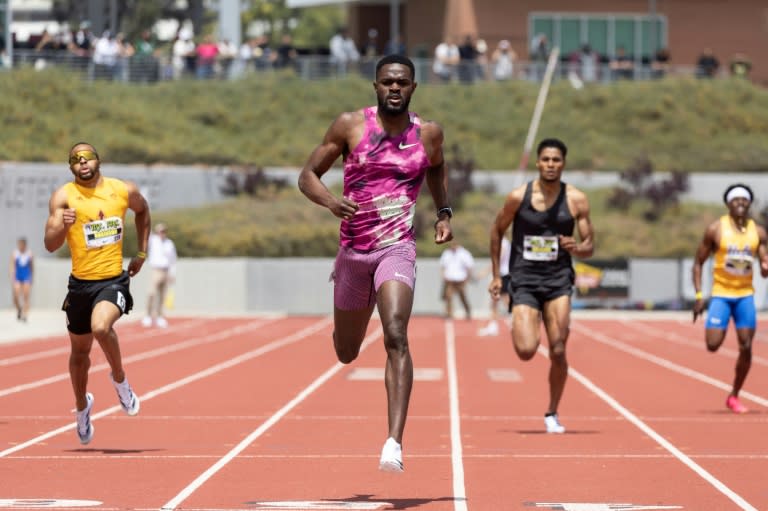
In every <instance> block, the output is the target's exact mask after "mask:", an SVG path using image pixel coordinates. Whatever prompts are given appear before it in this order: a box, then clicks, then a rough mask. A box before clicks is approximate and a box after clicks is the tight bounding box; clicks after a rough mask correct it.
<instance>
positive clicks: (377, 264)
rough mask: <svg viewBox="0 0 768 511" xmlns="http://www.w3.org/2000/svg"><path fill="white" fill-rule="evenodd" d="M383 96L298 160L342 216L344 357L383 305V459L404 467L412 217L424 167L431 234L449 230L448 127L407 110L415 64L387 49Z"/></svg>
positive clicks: (351, 356) (313, 191) (381, 69)
mask: <svg viewBox="0 0 768 511" xmlns="http://www.w3.org/2000/svg"><path fill="white" fill-rule="evenodd" d="M373 88H374V90H375V91H376V98H377V100H378V105H377V106H372V107H368V108H364V109H362V110H358V111H356V112H345V113H342V114H341V115H339V116H338V117H337V118H336V120H335V121H334V122H333V123H332V124H331V126H330V128H329V129H328V131H327V132H326V134H325V137H324V139H323V141H322V142H321V143H320V145H319V146H317V147H316V148H315V149H314V150H313V151H312V154H311V155H310V156H309V159H308V161H307V163H306V165H305V166H304V168H303V169H302V170H301V174H300V176H299V188H300V189H301V191H302V192H303V193H304V195H306V196H307V197H308V198H309V199H310V200H311V201H312V202H315V203H317V204H320V205H321V206H324V207H326V208H328V209H329V210H331V212H332V213H333V214H334V215H336V216H337V217H339V218H340V219H341V230H340V247H339V252H338V255H337V256H336V264H335V268H334V272H333V281H334V292H333V294H334V332H333V346H334V349H335V350H336V356H337V357H338V359H339V361H341V362H343V363H345V364H348V363H350V362H352V361H353V360H355V358H357V355H358V353H359V351H360V345H361V344H362V342H363V338H364V337H365V333H366V330H367V328H368V322H369V320H370V318H371V314H372V313H373V309H374V307H376V306H378V310H379V316H380V318H381V323H382V327H383V330H384V346H385V348H386V351H387V364H386V375H385V384H386V388H387V402H388V418H389V436H388V438H387V440H386V442H385V443H384V447H383V449H382V452H381V458H380V461H379V468H380V469H381V470H384V471H388V472H402V471H403V461H402V447H401V446H402V439H403V429H404V428H405V419H406V416H407V414H408V402H409V400H410V395H411V387H412V384H413V362H412V360H411V355H410V352H409V349H408V321H409V320H410V317H411V309H412V307H413V288H414V285H415V282H416V243H415V240H414V233H413V217H414V213H415V211H416V198H417V197H418V196H419V190H420V189H421V185H422V182H423V181H424V177H425V176H426V181H427V186H428V187H429V190H430V192H431V194H432V200H433V201H434V203H435V209H436V212H437V221H436V222H435V242H436V243H445V242H447V241H450V240H451V239H452V237H453V235H452V234H451V224H450V219H451V216H452V215H453V212H452V210H451V208H450V207H448V204H447V190H446V175H445V164H444V160H443V130H442V128H441V127H440V126H439V125H438V124H436V123H434V122H430V121H423V120H421V119H420V118H419V117H418V116H417V115H416V114H413V113H411V112H409V111H408V104H409V103H410V100H411V95H412V94H413V92H414V91H415V90H416V82H415V81H414V66H413V63H412V62H411V61H410V59H408V58H407V57H403V56H400V55H389V56H386V57H384V58H382V59H381V60H379V62H378V63H377V65H376V81H375V82H373ZM339 156H342V157H343V161H344V193H343V196H342V197H336V196H335V195H334V194H333V193H331V192H330V191H329V190H328V188H327V187H326V186H325V185H324V184H323V182H322V181H321V179H320V178H321V177H322V176H323V174H325V173H326V172H327V171H328V169H329V168H330V167H331V165H333V163H334V162H335V161H336V160H337V159H338V157H339Z"/></svg>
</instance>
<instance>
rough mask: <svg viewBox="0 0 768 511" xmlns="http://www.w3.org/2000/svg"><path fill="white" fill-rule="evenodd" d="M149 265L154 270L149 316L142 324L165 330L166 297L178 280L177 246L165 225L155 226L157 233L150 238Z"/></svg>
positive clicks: (148, 298) (148, 304)
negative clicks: (164, 310) (170, 287)
mask: <svg viewBox="0 0 768 511" xmlns="http://www.w3.org/2000/svg"><path fill="white" fill-rule="evenodd" d="M147 264H148V265H149V267H150V268H152V277H151V278H152V280H151V282H150V288H149V296H147V316H146V317H145V318H144V319H143V320H142V324H143V325H144V326H146V327H151V326H152V325H156V326H159V327H160V328H165V327H167V326H168V320H167V319H165V316H164V315H163V307H164V304H165V296H166V293H167V292H168V288H169V286H171V285H173V283H174V281H175V279H176V245H175V244H174V243H173V240H171V239H170V238H169V237H168V228H167V227H166V226H165V224H157V225H155V232H154V233H152V234H150V236H149V245H148V247H147Z"/></svg>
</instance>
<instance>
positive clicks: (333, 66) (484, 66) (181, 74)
mask: <svg viewBox="0 0 768 511" xmlns="http://www.w3.org/2000/svg"><path fill="white" fill-rule="evenodd" d="M412 60H413V62H414V65H415V68H416V80H417V81H418V82H420V83H433V84H440V83H464V84H472V83H477V82H490V81H500V80H498V79H497V78H496V75H495V73H494V67H493V63H491V62H474V63H462V64H459V65H457V66H454V67H452V68H450V69H449V71H448V72H447V73H446V74H444V75H438V74H437V73H435V72H434V70H433V69H434V67H433V64H434V61H433V59H431V58H414V59H412ZM375 66H376V59H363V60H360V61H358V62H350V63H339V62H336V61H334V60H333V59H331V58H330V57H329V56H327V55H302V56H299V57H297V58H296V59H295V60H293V61H291V62H289V63H288V64H287V65H285V66H280V67H277V66H275V64H274V62H271V61H268V60H264V59H259V58H252V59H242V58H235V59H218V60H216V61H215V62H214V63H212V64H211V65H210V66H207V67H206V68H204V69H203V68H201V67H200V66H199V64H198V62H197V60H196V59H195V58H194V57H193V58H187V59H184V60H174V59H172V58H170V56H167V57H166V56H160V57H156V56H144V55H135V56H132V57H123V58H119V59H117V61H116V62H115V64H114V65H110V66H107V65H99V64H95V63H94V62H93V59H92V58H91V57H90V56H84V55H77V54H74V53H71V52H69V51H66V50H58V51H56V50H54V51H37V50H34V49H16V50H14V53H13V66H12V68H22V67H32V68H34V69H38V70H43V69H47V68H51V67H55V68H65V69H69V70H72V71H75V72H77V73H80V74H81V75H82V76H83V78H84V79H86V80H114V81H124V82H134V83H154V82H158V81H166V80H177V79H195V78H206V79H239V78H242V77H244V76H248V75H253V74H260V73H272V72H292V73H295V74H296V75H297V76H299V77H300V78H302V79H305V80H324V79H333V78H339V77H343V76H354V75H356V76H362V77H363V78H366V79H371V80H372V79H373V75H374V70H375ZM545 67H546V62H532V61H516V62H514V64H513V66H512V72H511V74H510V75H509V76H508V78H506V79H507V80H528V81H534V82H538V81H540V80H541V79H542V77H543V75H544V69H545ZM695 75H696V67H695V66H670V67H668V68H666V69H664V70H658V69H654V68H653V67H652V66H651V65H649V64H645V63H640V62H638V63H636V64H635V65H634V66H633V67H632V69H629V70H621V71H617V70H614V69H612V68H611V66H610V65H609V64H602V63H601V64H597V65H595V66H593V67H590V69H582V66H581V65H580V64H578V63H573V62H563V61H561V62H560V63H559V65H558V67H557V70H556V72H555V76H554V80H563V79H567V80H570V81H571V83H572V84H574V85H575V86H580V85H583V84H584V83H591V82H594V83H610V82H615V81H619V80H652V79H659V78H663V77H664V76H695Z"/></svg>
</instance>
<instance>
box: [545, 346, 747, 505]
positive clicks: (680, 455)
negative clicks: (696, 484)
mask: <svg viewBox="0 0 768 511" xmlns="http://www.w3.org/2000/svg"><path fill="white" fill-rule="evenodd" d="M538 351H539V353H541V354H543V355H544V356H546V357H547V358H549V352H548V350H547V349H546V348H544V347H543V346H539V350H538ZM568 374H569V375H570V376H572V377H573V378H574V379H576V380H577V381H578V382H579V383H581V384H582V385H584V386H585V387H586V388H587V389H589V390H590V391H591V392H592V393H593V394H595V395H596V396H597V397H599V398H600V399H602V400H603V401H605V402H606V403H607V404H608V406H610V407H611V408H613V409H614V410H616V411H617V412H619V413H620V414H621V415H622V416H623V417H624V418H625V419H627V420H628V421H629V422H631V423H632V424H634V425H635V427H637V428H638V429H639V430H640V431H642V432H643V433H645V434H646V435H648V436H649V437H651V438H652V439H653V440H655V441H656V443H658V444H659V445H660V446H662V447H663V448H664V449H666V450H667V451H668V452H669V453H671V454H672V455H673V456H674V457H675V458H677V459H678V460H679V461H680V462H681V463H683V464H684V465H685V466H687V467H688V468H690V469H691V470H693V471H694V472H696V473H697V474H698V475H699V476H700V477H701V478H702V479H704V480H705V481H707V482H708V483H709V484H711V485H712V486H713V487H715V489H717V490H718V491H719V492H720V493H722V494H723V495H725V496H726V497H728V498H729V499H730V500H731V501H732V502H733V503H734V504H736V505H737V506H739V508H740V509H743V510H744V511H758V510H757V508H755V507H754V506H752V505H751V504H750V503H749V502H747V501H746V500H744V498H743V497H741V495H739V494H738V493H736V492H734V491H733V490H731V489H730V488H728V486H726V485H725V484H724V483H723V482H722V481H720V480H719V479H717V478H716V477H715V476H713V475H712V474H710V473H709V472H707V471H706V470H705V469H704V467H702V466H701V465H699V464H698V463H696V462H695V461H693V460H692V459H691V458H690V457H689V456H687V455H686V454H685V453H684V452H682V451H681V450H680V449H678V448H677V447H675V446H674V445H673V444H672V442H670V441H669V440H667V439H666V438H664V437H663V436H661V435H660V434H658V433H657V432H656V431H655V430H654V429H653V428H651V427H650V426H648V425H647V424H646V423H645V422H643V421H642V420H641V419H640V418H639V417H637V416H636V415H635V414H633V413H632V412H630V411H629V410H628V409H627V408H625V407H623V406H622V405H621V404H620V403H619V402H618V401H617V400H616V399H614V398H613V397H612V396H610V395H609V394H608V393H607V392H605V391H604V390H603V389H601V388H600V387H598V386H597V385H595V384H594V383H592V381H591V380H590V379H589V378H587V377H586V376H584V375H583V374H581V373H580V372H579V371H577V370H576V369H574V368H573V367H569V368H568Z"/></svg>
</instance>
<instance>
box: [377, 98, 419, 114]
mask: <svg viewBox="0 0 768 511" xmlns="http://www.w3.org/2000/svg"><path fill="white" fill-rule="evenodd" d="M401 97H402V96H401ZM378 102H379V112H381V113H383V114H384V115H392V116H395V115H400V114H402V113H403V112H407V111H408V105H409V104H410V103H411V100H410V99H408V100H405V99H403V102H402V103H400V106H399V107H397V108H394V107H391V106H389V104H388V103H387V98H383V99H382V98H379V99H378Z"/></svg>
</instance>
